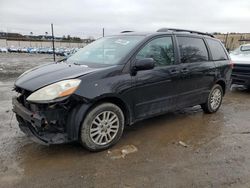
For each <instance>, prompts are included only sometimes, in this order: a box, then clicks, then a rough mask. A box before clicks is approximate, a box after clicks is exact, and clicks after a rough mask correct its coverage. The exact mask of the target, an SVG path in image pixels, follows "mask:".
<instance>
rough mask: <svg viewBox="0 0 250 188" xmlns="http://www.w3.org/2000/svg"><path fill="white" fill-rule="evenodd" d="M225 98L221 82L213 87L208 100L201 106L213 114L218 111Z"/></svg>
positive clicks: (206, 111)
mask: <svg viewBox="0 0 250 188" xmlns="http://www.w3.org/2000/svg"><path fill="white" fill-rule="evenodd" d="M222 99H223V89H222V87H221V86H220V85H219V84H216V85H214V86H213V88H212V89H211V91H210V93H209V95H208V98H207V101H206V102H205V103H204V104H201V108H202V109H203V111H204V112H205V113H208V114H212V113H215V112H217V111H218V109H219V108H220V106H221V103H222Z"/></svg>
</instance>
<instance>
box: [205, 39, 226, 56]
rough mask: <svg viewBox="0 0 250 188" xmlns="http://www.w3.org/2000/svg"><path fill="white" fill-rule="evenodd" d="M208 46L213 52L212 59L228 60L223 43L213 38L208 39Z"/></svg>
mask: <svg viewBox="0 0 250 188" xmlns="http://www.w3.org/2000/svg"><path fill="white" fill-rule="evenodd" d="M206 40H207V43H208V46H209V48H210V51H211V53H212V59H213V60H214V61H219V60H227V59H228V57H227V54H226V52H225V50H224V48H223V46H222V44H221V42H219V41H217V40H213V39H206Z"/></svg>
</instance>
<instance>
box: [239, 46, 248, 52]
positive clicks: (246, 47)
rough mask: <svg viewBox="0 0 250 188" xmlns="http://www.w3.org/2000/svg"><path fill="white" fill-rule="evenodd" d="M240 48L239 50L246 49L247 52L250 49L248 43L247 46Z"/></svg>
mask: <svg viewBox="0 0 250 188" xmlns="http://www.w3.org/2000/svg"><path fill="white" fill-rule="evenodd" d="M240 50H241V51H248V52H249V51H250V45H249V46H241V47H240Z"/></svg>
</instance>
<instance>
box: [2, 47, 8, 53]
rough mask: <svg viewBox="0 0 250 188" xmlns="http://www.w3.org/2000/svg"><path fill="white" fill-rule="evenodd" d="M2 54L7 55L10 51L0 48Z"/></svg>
mask: <svg viewBox="0 0 250 188" xmlns="http://www.w3.org/2000/svg"><path fill="white" fill-rule="evenodd" d="M0 52H2V53H7V52H8V49H7V48H0Z"/></svg>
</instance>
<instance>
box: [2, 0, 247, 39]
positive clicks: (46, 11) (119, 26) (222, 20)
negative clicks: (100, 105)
mask: <svg viewBox="0 0 250 188" xmlns="http://www.w3.org/2000/svg"><path fill="white" fill-rule="evenodd" d="M50 23H54V30H55V34H56V35H57V36H62V35H68V34H69V35H71V36H79V37H87V36H94V37H98V36H100V35H101V34H102V28H103V27H104V28H105V33H106V34H114V33H118V32H120V31H122V30H133V31H155V30H157V29H158V28H161V27H174V28H185V29H192V30H199V31H203V32H215V31H217V32H250V0H239V1H237V0H206V1H201V0H122V1H121V0H68V1H66V0H40V1H38V0H0V31H8V32H20V33H22V34H29V33H30V32H31V31H32V32H33V33H34V35H37V34H44V33H45V32H46V31H47V32H50Z"/></svg>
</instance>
